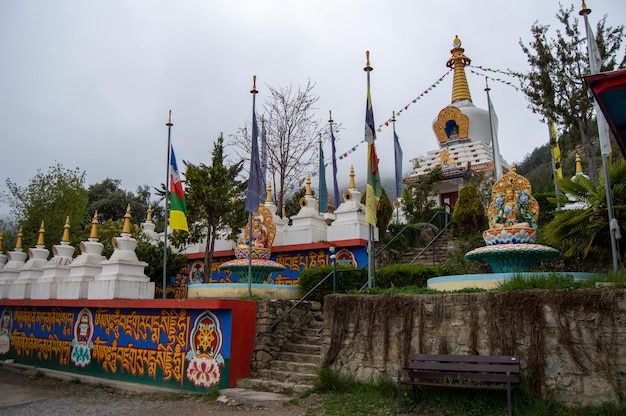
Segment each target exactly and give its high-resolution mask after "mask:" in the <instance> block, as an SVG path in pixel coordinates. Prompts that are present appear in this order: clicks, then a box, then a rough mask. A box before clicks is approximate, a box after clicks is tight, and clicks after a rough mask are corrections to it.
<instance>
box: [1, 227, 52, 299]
mask: <svg viewBox="0 0 626 416" xmlns="http://www.w3.org/2000/svg"><path fill="white" fill-rule="evenodd" d="M45 232H46V230H45V227H44V223H43V221H42V222H41V226H40V227H39V237H38V238H37V244H36V245H35V247H32V248H29V249H28V261H27V262H26V264H24V265H23V266H22V268H21V269H20V274H19V277H18V278H17V279H15V281H13V284H11V287H10V289H9V296H8V298H9V299H30V295H31V289H32V286H33V284H35V283H36V282H37V281H38V280H39V278H40V277H41V276H42V275H43V269H42V267H43V266H44V265H45V264H46V263H47V262H48V255H50V251H49V250H48V249H47V248H46V245H45V243H44V234H45ZM5 268H6V266H5Z"/></svg>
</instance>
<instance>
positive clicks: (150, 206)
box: [146, 204, 152, 222]
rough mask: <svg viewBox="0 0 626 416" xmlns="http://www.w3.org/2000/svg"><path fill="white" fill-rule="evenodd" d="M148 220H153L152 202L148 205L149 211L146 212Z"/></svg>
mask: <svg viewBox="0 0 626 416" xmlns="http://www.w3.org/2000/svg"><path fill="white" fill-rule="evenodd" d="M146 222H152V204H149V205H148V213H147V214H146Z"/></svg>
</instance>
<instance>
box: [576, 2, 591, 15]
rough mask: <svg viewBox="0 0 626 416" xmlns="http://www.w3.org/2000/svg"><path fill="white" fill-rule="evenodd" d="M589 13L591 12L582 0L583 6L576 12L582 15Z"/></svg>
mask: <svg viewBox="0 0 626 416" xmlns="http://www.w3.org/2000/svg"><path fill="white" fill-rule="evenodd" d="M589 13H591V9H589V8H587V5H586V4H585V0H583V8H582V9H581V10H580V11H579V12H578V14H579V15H581V16H584V15H586V14H589Z"/></svg>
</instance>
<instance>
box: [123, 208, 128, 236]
mask: <svg viewBox="0 0 626 416" xmlns="http://www.w3.org/2000/svg"><path fill="white" fill-rule="evenodd" d="M122 234H130V204H128V207H126V214H124V228H122Z"/></svg>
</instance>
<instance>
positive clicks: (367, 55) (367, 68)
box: [363, 51, 374, 72]
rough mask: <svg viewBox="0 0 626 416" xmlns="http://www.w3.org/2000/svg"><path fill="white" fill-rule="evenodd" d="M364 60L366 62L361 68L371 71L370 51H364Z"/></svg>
mask: <svg viewBox="0 0 626 416" xmlns="http://www.w3.org/2000/svg"><path fill="white" fill-rule="evenodd" d="M365 60H366V61H367V62H366V63H365V68H363V71H365V72H370V71H373V70H374V68H372V66H371V65H370V51H365Z"/></svg>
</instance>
